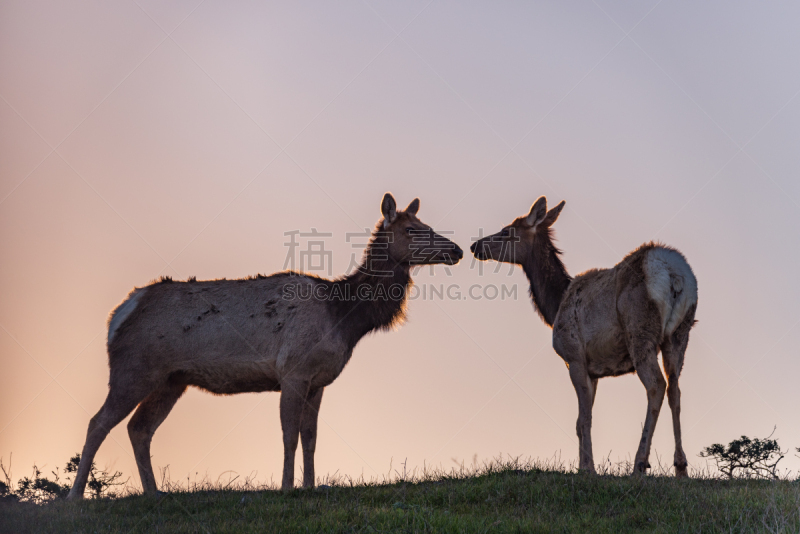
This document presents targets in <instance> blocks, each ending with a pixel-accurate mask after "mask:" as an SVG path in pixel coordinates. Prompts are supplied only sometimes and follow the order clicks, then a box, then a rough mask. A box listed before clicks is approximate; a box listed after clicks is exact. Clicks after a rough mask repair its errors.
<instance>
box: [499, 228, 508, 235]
mask: <svg viewBox="0 0 800 534" xmlns="http://www.w3.org/2000/svg"><path fill="white" fill-rule="evenodd" d="M508 234H509V232H508V228H503V231H502V232H500V237H508Z"/></svg>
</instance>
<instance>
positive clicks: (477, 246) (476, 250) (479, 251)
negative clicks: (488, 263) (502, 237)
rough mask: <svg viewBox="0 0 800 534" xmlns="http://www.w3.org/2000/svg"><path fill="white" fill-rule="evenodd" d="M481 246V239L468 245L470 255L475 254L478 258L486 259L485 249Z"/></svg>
mask: <svg viewBox="0 0 800 534" xmlns="http://www.w3.org/2000/svg"><path fill="white" fill-rule="evenodd" d="M483 248H484V247H483V242H482V240H481V241H475V242H474V243H472V245H470V247H469V249H470V251H472V255H473V256H475V257H476V258H477V259H479V260H485V259H487V256H486V251H485V250H484V249H483Z"/></svg>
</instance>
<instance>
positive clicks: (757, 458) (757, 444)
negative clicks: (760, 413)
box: [700, 431, 786, 480]
mask: <svg viewBox="0 0 800 534" xmlns="http://www.w3.org/2000/svg"><path fill="white" fill-rule="evenodd" d="M773 432H774V431H773ZM771 437H772V434H770V435H769V436H767V437H766V438H764V439H759V438H748V437H747V436H742V437H741V438H739V439H735V440H733V441H731V442H730V443H729V444H728V445H727V447H726V446H724V445H722V444H720V443H715V444H713V445H711V446H710V447H706V448H705V449H703V452H701V453H700V456H701V457H702V458H713V459H714V461H715V462H716V464H717V469H719V470H720V472H722V473H723V474H724V475H725V476H727V477H728V478H761V479H767V480H777V479H778V478H780V474H779V473H778V462H780V461H781V460H782V459H783V457H784V456H785V455H786V453H785V452H783V451H781V448H780V446H779V445H778V440H776V439H771Z"/></svg>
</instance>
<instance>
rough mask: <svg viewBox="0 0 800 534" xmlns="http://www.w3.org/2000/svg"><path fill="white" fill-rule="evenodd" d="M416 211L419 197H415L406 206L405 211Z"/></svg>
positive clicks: (413, 213) (411, 212)
mask: <svg viewBox="0 0 800 534" xmlns="http://www.w3.org/2000/svg"><path fill="white" fill-rule="evenodd" d="M418 211H419V199H418V198H415V199H414V200H412V201H411V203H410V204H409V205H408V207H407V208H406V213H410V214H411V215H416V214H417V212H418Z"/></svg>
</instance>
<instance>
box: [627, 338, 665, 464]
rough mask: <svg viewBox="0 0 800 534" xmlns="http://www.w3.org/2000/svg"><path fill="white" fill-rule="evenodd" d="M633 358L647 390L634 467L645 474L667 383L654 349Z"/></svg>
mask: <svg viewBox="0 0 800 534" xmlns="http://www.w3.org/2000/svg"><path fill="white" fill-rule="evenodd" d="M633 356H634V358H633V361H634V365H635V368H636V373H637V374H638V375H639V380H641V381H642V384H644V387H645V389H646V390H647V417H645V420H644V428H643V429H642V440H641V441H640V442H639V450H638V451H637V452H636V459H635V462H634V467H633V470H634V473H644V472H645V471H646V470H647V468H648V467H649V464H648V461H647V460H648V458H649V457H650V445H651V444H652V442H653V432H654V431H655V429H656V422H657V421H658V414H659V412H660V411H661V404H662V403H663V402H664V390H665V389H666V382H665V381H664V375H662V374H661V369H659V367H658V360H657V359H656V351H655V349H654V348H642V349H639V351H638V353H637V352H636V351H634V353H633Z"/></svg>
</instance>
